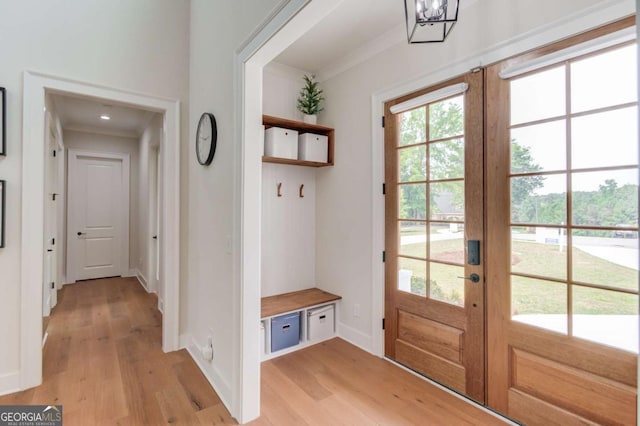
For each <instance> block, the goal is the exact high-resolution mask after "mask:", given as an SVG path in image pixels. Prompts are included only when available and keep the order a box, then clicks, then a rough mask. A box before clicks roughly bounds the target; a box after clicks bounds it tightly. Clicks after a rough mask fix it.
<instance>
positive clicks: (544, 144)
mask: <svg viewBox="0 0 640 426" xmlns="http://www.w3.org/2000/svg"><path fill="white" fill-rule="evenodd" d="M566 136H567V128H566V121H565V120H557V121H552V122H550V123H543V124H537V125H533V126H525V127H518V128H516V129H512V130H511V173H514V174H515V173H534V172H540V171H552V170H565V169H566V167H567V146H566V139H567V138H566Z"/></svg>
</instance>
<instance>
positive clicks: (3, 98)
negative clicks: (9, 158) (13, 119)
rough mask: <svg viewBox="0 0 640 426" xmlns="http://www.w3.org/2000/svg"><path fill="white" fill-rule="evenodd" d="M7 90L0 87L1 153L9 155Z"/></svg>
mask: <svg viewBox="0 0 640 426" xmlns="http://www.w3.org/2000/svg"><path fill="white" fill-rule="evenodd" d="M6 106H7V91H6V90H5V88H4V87H0V155H7V149H6V146H7V142H6V141H7V108H6Z"/></svg>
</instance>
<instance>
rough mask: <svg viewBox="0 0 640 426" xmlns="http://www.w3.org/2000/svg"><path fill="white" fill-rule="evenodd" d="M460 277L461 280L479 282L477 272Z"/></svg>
mask: <svg viewBox="0 0 640 426" xmlns="http://www.w3.org/2000/svg"><path fill="white" fill-rule="evenodd" d="M458 278H461V279H463V280H471V282H472V283H479V282H480V275H478V274H471V275H469V276H468V277H458Z"/></svg>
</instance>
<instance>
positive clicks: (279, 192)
mask: <svg viewBox="0 0 640 426" xmlns="http://www.w3.org/2000/svg"><path fill="white" fill-rule="evenodd" d="M278 197H282V182H278Z"/></svg>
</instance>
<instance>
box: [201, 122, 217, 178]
mask: <svg viewBox="0 0 640 426" xmlns="http://www.w3.org/2000/svg"><path fill="white" fill-rule="evenodd" d="M217 142H218V126H217V125H216V118H215V117H214V116H213V114H210V113H208V112H205V113H204V114H202V115H201V116H200V121H198V130H197V131H196V156H197V157H198V163H200V164H202V165H203V166H208V165H209V164H211V162H212V161H213V156H214V155H215V153H216V145H217Z"/></svg>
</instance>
